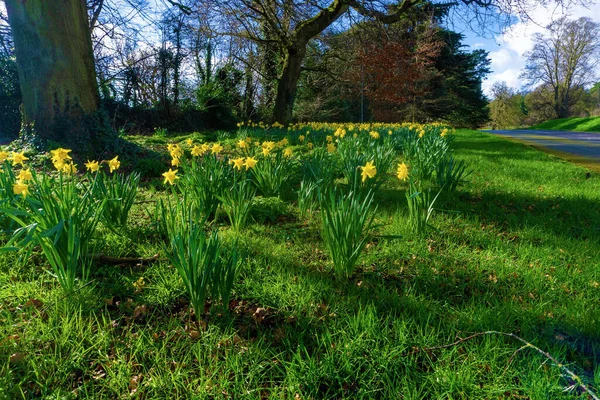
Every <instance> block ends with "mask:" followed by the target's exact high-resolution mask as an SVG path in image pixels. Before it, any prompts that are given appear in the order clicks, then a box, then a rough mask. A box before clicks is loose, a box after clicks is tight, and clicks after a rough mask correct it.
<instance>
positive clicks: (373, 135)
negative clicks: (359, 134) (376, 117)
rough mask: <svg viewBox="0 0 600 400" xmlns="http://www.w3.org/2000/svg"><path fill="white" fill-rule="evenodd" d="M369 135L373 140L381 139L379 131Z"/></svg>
mask: <svg viewBox="0 0 600 400" xmlns="http://www.w3.org/2000/svg"><path fill="white" fill-rule="evenodd" d="M369 135H370V136H371V137H372V138H373V139H379V132H377V131H371V132H369Z"/></svg>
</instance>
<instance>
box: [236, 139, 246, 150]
mask: <svg viewBox="0 0 600 400" xmlns="http://www.w3.org/2000/svg"><path fill="white" fill-rule="evenodd" d="M237 145H238V147H239V148H240V149H241V150H246V149H247V148H248V142H246V141H245V140H240V141H238V143H237Z"/></svg>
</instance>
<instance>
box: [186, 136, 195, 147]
mask: <svg viewBox="0 0 600 400" xmlns="http://www.w3.org/2000/svg"><path fill="white" fill-rule="evenodd" d="M185 143H186V144H187V145H188V146H190V147H192V145H193V144H194V141H193V140H192V138H187V139H186V140H185Z"/></svg>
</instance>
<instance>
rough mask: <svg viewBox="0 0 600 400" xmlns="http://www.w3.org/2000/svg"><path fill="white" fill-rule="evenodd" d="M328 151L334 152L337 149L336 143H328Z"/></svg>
mask: <svg viewBox="0 0 600 400" xmlns="http://www.w3.org/2000/svg"><path fill="white" fill-rule="evenodd" d="M327 151H328V152H329V153H333V152H334V151H335V145H334V144H333V143H329V144H328V145H327Z"/></svg>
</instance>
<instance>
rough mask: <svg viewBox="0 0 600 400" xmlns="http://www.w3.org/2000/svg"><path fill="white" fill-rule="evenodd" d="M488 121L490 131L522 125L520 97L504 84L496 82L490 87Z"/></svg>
mask: <svg viewBox="0 0 600 400" xmlns="http://www.w3.org/2000/svg"><path fill="white" fill-rule="evenodd" d="M492 98H493V100H492V101H491V102H490V121H491V126H492V129H506V128H515V127H518V126H520V125H521V124H522V123H523V117H524V116H523V112H522V110H521V95H519V94H517V93H516V92H515V90H514V89H512V88H510V87H509V86H508V85H507V84H506V82H496V83H494V86H492Z"/></svg>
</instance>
